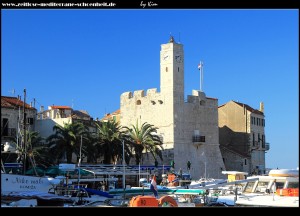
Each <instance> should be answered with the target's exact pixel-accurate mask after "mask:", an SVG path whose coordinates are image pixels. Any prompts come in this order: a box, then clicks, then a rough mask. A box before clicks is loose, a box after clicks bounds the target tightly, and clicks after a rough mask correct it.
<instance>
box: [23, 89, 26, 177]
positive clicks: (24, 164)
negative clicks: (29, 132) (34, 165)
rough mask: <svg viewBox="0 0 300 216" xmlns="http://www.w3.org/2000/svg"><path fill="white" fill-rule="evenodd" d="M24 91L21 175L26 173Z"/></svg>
mask: <svg viewBox="0 0 300 216" xmlns="http://www.w3.org/2000/svg"><path fill="white" fill-rule="evenodd" d="M25 100H26V89H24V102H23V145H22V149H23V153H22V154H23V174H24V175H25V172H26V112H25V105H26V101H25Z"/></svg>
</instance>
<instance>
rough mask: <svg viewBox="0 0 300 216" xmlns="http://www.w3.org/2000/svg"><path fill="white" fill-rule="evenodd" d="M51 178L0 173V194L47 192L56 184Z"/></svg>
mask: <svg viewBox="0 0 300 216" xmlns="http://www.w3.org/2000/svg"><path fill="white" fill-rule="evenodd" d="M53 180H54V179H53V178H48V177H37V176H26V175H16V174H7V173H1V194H5V193H9V192H25V191H39V192H48V191H49V189H50V188H52V187H53V185H54V184H56V183H57V182H56V181H53Z"/></svg>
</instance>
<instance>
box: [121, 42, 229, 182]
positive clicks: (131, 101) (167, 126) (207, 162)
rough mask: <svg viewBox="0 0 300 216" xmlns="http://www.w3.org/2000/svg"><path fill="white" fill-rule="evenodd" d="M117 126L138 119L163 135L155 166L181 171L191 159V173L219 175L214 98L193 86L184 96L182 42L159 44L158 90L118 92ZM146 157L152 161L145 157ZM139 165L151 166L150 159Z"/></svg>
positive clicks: (131, 123) (185, 169) (200, 175)
mask: <svg viewBox="0 0 300 216" xmlns="http://www.w3.org/2000/svg"><path fill="white" fill-rule="evenodd" d="M120 112H121V118H120V124H121V125H122V126H129V127H130V126H131V125H135V124H136V122H138V123H139V124H140V125H141V124H143V123H144V122H147V123H149V124H152V125H154V126H155V127H157V128H158V135H160V136H161V137H162V139H163V147H164V149H165V150H164V152H163V156H164V160H163V161H159V165H163V164H165V165H170V162H171V161H172V160H174V161H175V170H177V171H178V170H179V169H180V168H182V170H183V171H184V172H185V171H187V162H188V161H190V162H191V170H190V173H191V176H192V177H193V178H194V179H197V178H200V177H211V178H221V177H224V176H222V174H221V171H222V170H225V166H224V163H223V160H222V156H221V151H220V149H219V130H218V100H217V99H215V98H210V97H206V95H205V93H204V92H201V91H199V90H193V91H192V95H188V97H187V101H185V100H184V50H183V45H182V44H179V43H176V42H175V41H174V39H173V37H171V39H170V41H169V42H168V43H166V44H162V45H161V51H160V91H157V89H156V88H153V89H148V90H147V91H144V90H137V91H134V92H125V93H123V94H122V95H121V102H120ZM151 159H152V161H151ZM143 164H145V165H149V164H150V165H153V164H154V161H153V158H151V157H149V159H148V160H147V158H146V157H145V158H144V161H143Z"/></svg>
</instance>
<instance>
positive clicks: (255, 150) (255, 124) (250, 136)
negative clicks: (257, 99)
mask: <svg viewBox="0 0 300 216" xmlns="http://www.w3.org/2000/svg"><path fill="white" fill-rule="evenodd" d="M218 113H219V130H220V131H219V135H220V138H219V139H220V147H221V152H222V155H223V160H224V163H225V166H226V169H227V170H237V171H244V172H248V173H249V174H253V173H256V174H263V173H265V169H266V167H265V164H266V161H265V151H268V150H269V148H270V145H269V144H268V143H266V136H265V118H264V105H263V103H262V102H261V103H260V108H259V110H257V109H254V108H252V107H250V106H249V105H247V104H243V103H240V102H236V101H229V102H228V103H226V104H223V105H221V106H219V108H218Z"/></svg>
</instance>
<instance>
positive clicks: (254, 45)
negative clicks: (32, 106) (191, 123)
mask: <svg viewBox="0 0 300 216" xmlns="http://www.w3.org/2000/svg"><path fill="white" fill-rule="evenodd" d="M1 12H2V14H1V18H2V20H1V22H2V23H1V26H2V29H1V37H2V41H1V46H2V49H1V56H2V59H1V63H2V68H1V95H3V96H17V95H21V96H22V98H23V89H24V88H25V89H26V91H27V98H26V101H27V102H28V103H30V102H31V101H33V99H34V98H35V100H36V108H37V109H38V110H39V107H40V106H42V105H43V106H45V108H47V107H48V106H49V105H53V104H54V105H66V106H71V107H72V106H73V108H74V109H77V110H86V111H88V113H89V114H90V115H91V116H92V117H93V118H97V117H98V118H102V117H103V116H104V114H105V113H109V112H113V111H116V110H117V109H119V107H120V95H121V94H122V93H123V92H127V91H134V90H147V89H149V88H157V89H158V90H159V87H160V86H159V85H160V80H159V79H160V75H159V70H160V62H159V60H160V45H161V44H163V43H167V42H168V40H169V37H170V33H171V34H172V35H173V36H174V38H175V41H180V42H181V43H182V44H183V45H184V53H185V62H184V64H185V81H184V82H185V96H186V95H190V94H191V92H192V90H193V89H197V90H199V89H200V74H199V70H198V69H197V65H198V63H199V61H200V60H201V61H203V62H204V82H203V91H204V92H205V93H206V95H207V96H208V97H213V98H217V99H218V100H219V105H222V104H224V103H227V102H229V101H230V100H235V101H239V102H241V103H245V104H248V105H249V106H251V107H253V108H256V109H259V103H260V102H261V101H262V102H264V106H265V120H266V126H265V134H266V141H267V142H269V143H270V150H269V151H268V152H267V153H266V167H269V168H277V167H279V168H297V167H299V48H298V47H299V10H296V9H293V10H281V9H279V10H263V9H260V10H254V9H249V10H247V9H241V10H238V9H234V10H223V9H222V10H212V9H211V10H201V9H197V10H184V9H178V10H166V9H160V10H158V9H157V10H145V9H133V10H125V9H124V10H123V9H118V10H111V9H109V10H92V9H89V10H84V9H76V10H75V9H66V10H64V9H60V10H55V9H50V10H46V9H42V10H38V9H34V10H26V9H25V10H12V9H8V10H1ZM13 89H14V90H15V93H14V95H13V93H12V90H13Z"/></svg>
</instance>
